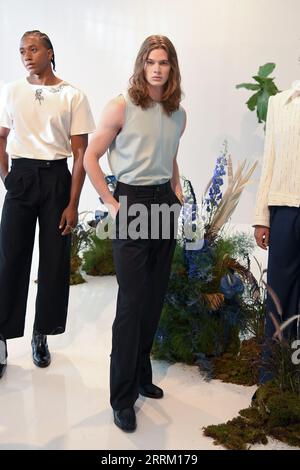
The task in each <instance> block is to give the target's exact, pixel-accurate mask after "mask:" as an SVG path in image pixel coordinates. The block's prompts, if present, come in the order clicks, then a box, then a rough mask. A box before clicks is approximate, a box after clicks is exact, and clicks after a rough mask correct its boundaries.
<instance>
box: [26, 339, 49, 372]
mask: <svg viewBox="0 0 300 470" xmlns="http://www.w3.org/2000/svg"><path fill="white" fill-rule="evenodd" d="M31 346H32V359H33V363H34V364H35V365H36V366H37V367H48V366H49V364H50V362H51V356H50V352H49V349H48V344H47V336H46V335H41V334H38V333H33V335H32V340H31Z"/></svg>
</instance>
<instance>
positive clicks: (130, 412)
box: [113, 407, 136, 432]
mask: <svg viewBox="0 0 300 470" xmlns="http://www.w3.org/2000/svg"><path fill="white" fill-rule="evenodd" d="M113 412H114V423H115V425H116V426H118V428H120V429H122V431H125V432H133V431H135V429H136V418H135V411H134V409H133V407H131V408H124V409H123V410H113Z"/></svg>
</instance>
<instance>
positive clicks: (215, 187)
mask: <svg viewBox="0 0 300 470" xmlns="http://www.w3.org/2000/svg"><path fill="white" fill-rule="evenodd" d="M226 166H227V143H226V142H224V150H223V152H222V153H221V155H220V156H219V157H218V158H217V163H216V166H215V169H214V174H213V177H212V182H211V185H210V187H209V189H208V196H209V197H207V198H206V199H205V204H206V212H208V213H211V212H212V211H213V210H214V208H216V207H217V206H218V204H219V202H220V201H221V199H222V192H221V189H220V188H221V186H222V185H223V184H224V180H223V178H222V177H223V176H224V175H226V170H225V167H226Z"/></svg>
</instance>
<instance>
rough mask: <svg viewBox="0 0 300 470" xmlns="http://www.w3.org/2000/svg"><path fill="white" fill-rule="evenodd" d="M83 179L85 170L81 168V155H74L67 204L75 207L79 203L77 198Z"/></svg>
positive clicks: (78, 197)
mask: <svg viewBox="0 0 300 470" xmlns="http://www.w3.org/2000/svg"><path fill="white" fill-rule="evenodd" d="M84 180H85V170H84V168H83V155H81V156H79V157H77V158H76V157H74V164H73V170H72V185H71V193H70V202H69V205H70V206H73V207H75V208H77V207H78V205H79V199H80V194H81V190H82V187H83V183H84Z"/></svg>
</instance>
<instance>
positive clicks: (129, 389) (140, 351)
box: [110, 183, 180, 410]
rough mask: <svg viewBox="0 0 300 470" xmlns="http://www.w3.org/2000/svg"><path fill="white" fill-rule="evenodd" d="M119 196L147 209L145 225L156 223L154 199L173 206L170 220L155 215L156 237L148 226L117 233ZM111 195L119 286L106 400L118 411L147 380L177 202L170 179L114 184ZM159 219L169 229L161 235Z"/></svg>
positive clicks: (173, 243)
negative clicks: (136, 232)
mask: <svg viewBox="0 0 300 470" xmlns="http://www.w3.org/2000/svg"><path fill="white" fill-rule="evenodd" d="M120 196H127V205H128V210H129V209H130V207H132V206H133V204H136V203H142V204H143V205H144V206H145V207H146V208H147V209H148V214H147V216H146V219H147V224H148V228H149V229H150V226H151V224H152V226H154V225H155V222H154V219H153V217H152V218H151V215H150V214H151V207H153V205H154V204H166V205H167V206H168V207H170V206H173V205H174V206H173V209H174V212H171V215H170V218H169V220H167V217H166V216H161V217H159V220H158V225H159V234H158V238H156V239H155V238H154V236H152V237H151V231H150V230H149V233H148V235H149V236H148V239H143V238H142V237H140V238H137V239H134V238H133V237H132V236H131V234H129V236H127V237H123V238H121V237H122V229H124V224H123V226H122V223H123V222H122V221H121V217H122V215H121V211H122V204H123V203H122V202H121V198H120ZM115 197H116V199H118V200H119V201H120V203H121V209H120V211H119V213H118V215H117V220H116V224H117V238H116V239H114V240H113V253H114V262H115V267H116V274H117V281H118V284H119V291H118V298H117V312H116V318H115V320H114V323H113V336H112V353H111V369H110V389H111V400H110V401H111V405H112V407H113V408H114V409H116V410H118V409H123V408H127V407H131V406H133V404H134V402H135V400H136V399H137V397H138V388H139V385H140V384H141V385H142V384H149V383H152V368H151V362H150V352H151V348H152V344H153V339H154V335H155V332H156V329H157V326H158V322H159V318H160V314H161V310H162V307H163V302H164V296H165V293H166V289H167V284H168V280H169V276H170V269H171V262H172V257H173V254H174V250H175V246H176V235H177V222H178V216H179V213H180V204H179V201H178V199H177V197H176V196H175V194H174V192H173V191H172V189H171V185H170V183H166V184H164V185H157V186H131V185H127V184H123V183H118V185H117V189H116V191H115ZM165 207H166V206H165ZM134 220H136V219H135V217H134V216H130V217H128V221H127V226H130V223H131V222H133V221H134ZM156 221H157V220H156ZM163 222H164V223H165V224H166V225H169V229H170V234H169V236H168V238H165V239H164V238H163V236H164V234H163ZM125 225H126V222H125ZM125 228H126V227H125Z"/></svg>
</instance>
